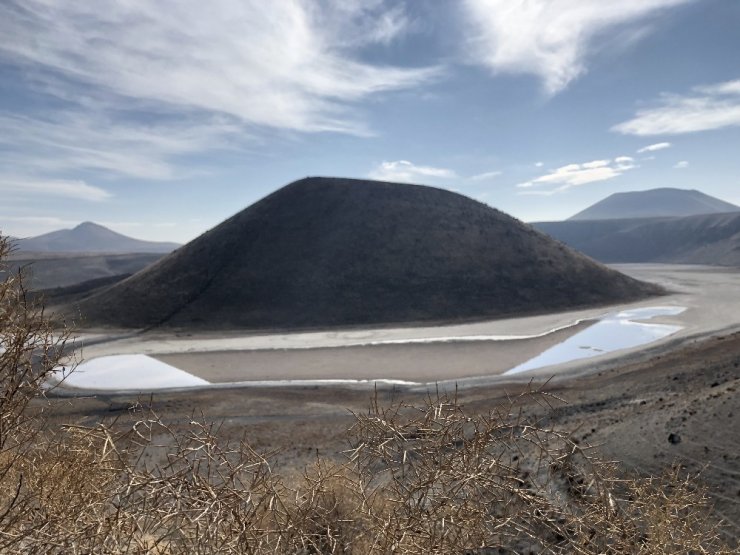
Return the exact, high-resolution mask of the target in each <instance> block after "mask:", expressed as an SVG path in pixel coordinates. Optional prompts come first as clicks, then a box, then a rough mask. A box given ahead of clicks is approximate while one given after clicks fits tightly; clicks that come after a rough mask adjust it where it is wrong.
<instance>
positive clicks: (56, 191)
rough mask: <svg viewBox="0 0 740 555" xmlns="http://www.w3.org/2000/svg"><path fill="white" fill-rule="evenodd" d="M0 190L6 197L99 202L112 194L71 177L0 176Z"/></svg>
mask: <svg viewBox="0 0 740 555" xmlns="http://www.w3.org/2000/svg"><path fill="white" fill-rule="evenodd" d="M0 192H2V194H3V195H5V196H8V197H27V196H37V195H42V196H49V197H61V198H71V199H78V200H85V201H92V202H100V201H103V200H106V199H108V198H110V197H111V196H112V195H111V194H110V193H109V192H108V191H106V190H105V189H101V188H100V187H95V186H94V185H89V184H87V183H85V182H84V181H80V180H73V179H43V178H35V177H0Z"/></svg>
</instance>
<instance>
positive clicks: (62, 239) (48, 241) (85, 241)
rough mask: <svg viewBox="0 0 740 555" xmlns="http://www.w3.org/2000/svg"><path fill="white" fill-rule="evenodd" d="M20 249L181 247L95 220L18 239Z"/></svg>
mask: <svg viewBox="0 0 740 555" xmlns="http://www.w3.org/2000/svg"><path fill="white" fill-rule="evenodd" d="M15 244H16V246H17V248H18V250H21V251H29V252H106V253H134V252H136V253H144V252H156V253H166V252H171V251H173V250H175V249H176V248H178V247H179V246H180V245H178V244H177V243H163V242H154V241H141V240H139V239H134V238H132V237H127V236H126V235H122V234H120V233H116V232H115V231H112V230H110V229H108V228H107V227H103V226H102V225H98V224H96V223H93V222H84V223H81V224H80V225H78V226H77V227H75V228H73V229H60V230H59V231H52V232H51V233H45V234H43V235H38V236H36V237H29V238H26V239H17V240H16V241H15Z"/></svg>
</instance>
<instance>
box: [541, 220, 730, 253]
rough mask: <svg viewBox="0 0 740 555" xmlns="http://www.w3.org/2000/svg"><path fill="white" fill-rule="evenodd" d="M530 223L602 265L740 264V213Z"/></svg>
mask: <svg viewBox="0 0 740 555" xmlns="http://www.w3.org/2000/svg"><path fill="white" fill-rule="evenodd" d="M532 225H533V226H534V227H536V228H537V229H539V230H540V231H543V232H544V233H547V234H548V235H550V236H551V237H554V238H555V239H558V240H560V241H562V242H563V243H565V244H567V245H568V246H570V247H573V248H574V249H577V250H579V251H581V252H583V253H585V254H587V255H589V256H591V257H593V258H595V259H596V260H600V261H602V262H666V263H674V264H713V265H720V266H740V212H731V213H728V214H705V215H700V216H688V217H685V218H646V219H635V220H588V221H571V220H568V221H565V222H539V223H534V224H532Z"/></svg>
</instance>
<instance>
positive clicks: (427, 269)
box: [70, 177, 662, 329]
mask: <svg viewBox="0 0 740 555" xmlns="http://www.w3.org/2000/svg"><path fill="white" fill-rule="evenodd" d="M661 291H662V290H661V289H660V288H659V287H657V286H654V285H652V284H647V283H643V282H639V281H636V280H634V279H632V278H630V277H627V276H625V275H623V274H620V273H619V272H616V271H614V270H611V269H609V268H606V267H605V266H602V265H600V264H597V263H596V262H594V261H592V260H591V259H589V258H587V257H585V256H583V255H581V254H579V253H576V252H574V251H572V250H571V249H569V248H567V247H565V246H564V245H562V244H560V243H557V242H556V241H553V240H552V239H550V238H549V237H547V236H545V235H543V234H541V233H539V232H537V231H535V230H534V229H533V228H531V227H530V226H528V225H526V224H523V223H521V222H519V221H518V220H515V219H514V218H512V217H510V216H508V215H506V214H504V213H502V212H499V211H498V210H495V209H493V208H490V207H488V206H486V205H485V204H482V203H479V202H477V201H474V200H472V199H469V198H467V197H464V196H462V195H459V194H456V193H452V192H450V191H446V190H441V189H435V188H432V187H425V186H421V185H407V184H399V183H385V182H377V181H367V180H354V179H338V178H320V177H317V178H306V179H302V180H300V181H297V182H295V183H292V184H290V185H288V186H286V187H283V188H282V189H280V190H278V191H276V192H275V193H273V194H271V195H269V196H268V197H266V198H264V199H262V200H261V201H259V202H257V203H256V204H253V205H252V206H250V207H248V208H246V209H245V210H243V211H241V212H239V213H238V214H236V215H235V216H233V217H231V218H230V219H228V220H226V221H225V222H223V223H221V224H220V225H219V226H217V227H215V228H214V229H212V230H210V231H208V232H207V233H205V234H203V235H201V236H200V237H198V238H197V239H195V240H193V241H192V242H190V243H188V244H187V245H185V246H184V247H182V248H180V249H178V250H177V251H176V252H174V253H172V254H170V255H168V256H166V257H164V258H162V259H161V260H160V261H158V262H156V263H155V264H153V265H152V266H150V267H148V268H146V269H144V270H142V271H141V272H138V273H137V274H135V275H133V276H131V277H130V278H128V279H126V280H124V281H122V282H119V283H117V284H115V285H113V286H111V287H109V288H107V289H105V290H103V291H102V292H99V293H95V294H93V295H92V296H90V297H89V298H87V299H86V300H84V301H82V302H81V303H80V304H79V305H74V306H70V312H75V313H77V309H79V310H80V311H81V314H82V315H83V318H84V320H83V324H84V325H88V326H89V325H108V326H116V327H129V328H143V327H148V326H171V327H177V328H222V329H223V328H242V329H266V328H271V329H280V328H283V329H284V328H311V327H328V326H346V325H368V324H382V323H397V322H421V321H454V320H466V319H468V320H469V319H478V318H490V317H501V316H504V315H512V314H532V313H542V312H547V311H559V310H566V309H570V308H574V307H582V306H589V305H601V304H608V303H617V302H624V301H631V300H635V299H640V298H644V297H646V296H649V295H653V294H658V293H660V292H661Z"/></svg>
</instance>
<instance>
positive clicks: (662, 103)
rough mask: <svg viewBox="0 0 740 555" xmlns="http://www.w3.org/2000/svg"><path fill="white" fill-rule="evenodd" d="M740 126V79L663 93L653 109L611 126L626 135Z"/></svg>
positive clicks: (648, 134) (665, 133) (677, 132)
mask: <svg viewBox="0 0 740 555" xmlns="http://www.w3.org/2000/svg"><path fill="white" fill-rule="evenodd" d="M737 126H740V79H738V80H734V81H726V82H724V83H717V84H714V85H703V86H699V87H694V88H693V89H692V90H691V92H690V93H689V94H685V95H678V94H663V95H661V97H660V98H659V99H658V101H657V102H656V105H655V106H653V107H651V108H645V109H643V110H639V111H638V112H637V114H636V115H635V117H634V118H632V119H630V120H628V121H625V122H622V123H620V124H618V125H615V126H614V127H612V131H616V132H618V133H622V134H624V135H638V136H641V137H647V136H651V135H680V134H684V133H696V132H699V131H710V130H713V129H722V128H725V127H737Z"/></svg>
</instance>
